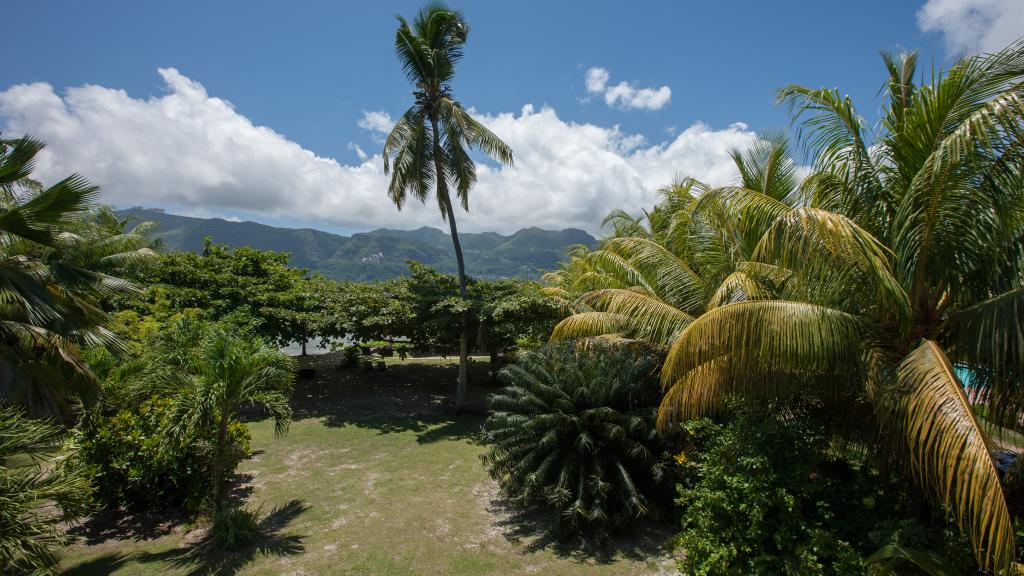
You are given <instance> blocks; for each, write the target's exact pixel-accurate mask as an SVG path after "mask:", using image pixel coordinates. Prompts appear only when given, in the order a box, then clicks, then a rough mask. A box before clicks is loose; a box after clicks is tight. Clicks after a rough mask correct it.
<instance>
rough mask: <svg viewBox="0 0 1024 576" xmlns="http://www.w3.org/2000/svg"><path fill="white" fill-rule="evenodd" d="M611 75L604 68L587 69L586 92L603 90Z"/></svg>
mask: <svg viewBox="0 0 1024 576" xmlns="http://www.w3.org/2000/svg"><path fill="white" fill-rule="evenodd" d="M609 78H611V75H610V74H609V73H608V71H607V70H605V69H604V68H591V69H590V70H587V92H604V89H605V88H606V87H607V86H608V79H609Z"/></svg>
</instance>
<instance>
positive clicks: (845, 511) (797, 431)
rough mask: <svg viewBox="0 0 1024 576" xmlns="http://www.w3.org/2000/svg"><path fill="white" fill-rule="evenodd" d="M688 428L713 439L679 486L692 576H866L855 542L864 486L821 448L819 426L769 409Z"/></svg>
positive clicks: (686, 569) (686, 567)
mask: <svg viewBox="0 0 1024 576" xmlns="http://www.w3.org/2000/svg"><path fill="white" fill-rule="evenodd" d="M688 428H689V429H690V430H691V431H692V432H694V433H695V435H697V436H699V437H701V438H702V439H705V441H708V439H709V441H708V446H707V447H706V452H704V453H703V455H701V456H700V461H699V463H698V462H695V461H694V460H693V459H690V460H686V464H684V466H687V467H689V468H691V469H693V468H696V469H697V472H698V474H697V476H698V478H699V479H698V480H697V481H696V482H695V483H694V484H693V485H692V486H691V487H687V486H685V485H681V486H680V488H679V496H680V497H679V500H678V503H679V504H680V505H681V506H682V507H683V510H684V511H683V517H682V524H683V531H682V532H681V533H680V535H679V546H680V548H681V551H682V552H683V554H684V555H685V556H684V560H683V561H682V562H681V569H682V571H683V573H684V574H687V575H700V576H730V575H735V576H749V575H765V576H768V575H772V576H775V575H787V576H804V575H806V576H810V575H825V574H829V575H831V574H835V575H840V574H842V575H853V574H866V572H865V569H864V567H863V565H862V561H861V558H862V556H861V553H860V551H858V550H855V549H854V547H853V545H852V544H851V541H852V540H853V539H855V538H858V535H856V534H853V533H852V532H853V531H855V530H856V529H857V527H858V526H859V525H860V523H859V521H856V520H857V518H858V517H863V516H864V515H865V514H866V513H867V512H868V511H867V510H865V502H864V500H863V499H862V497H863V496H864V494H863V490H862V488H861V486H860V483H859V482H858V481H857V473H856V471H855V469H854V468H853V467H852V466H850V465H849V464H848V463H846V462H845V461H842V460H837V459H830V458H828V457H826V456H825V455H824V451H823V450H820V448H821V443H822V442H824V439H823V438H822V436H821V433H820V431H819V430H820V428H819V429H817V430H816V429H815V428H813V427H811V426H808V425H806V423H805V422H804V421H802V420H799V419H797V420H793V421H789V422H786V421H783V420H782V419H781V418H778V417H775V416H771V415H765V414H760V415H746V414H744V415H741V416H739V417H737V418H735V419H733V420H732V421H730V422H729V423H728V424H726V425H724V426H715V425H712V424H710V423H709V422H708V421H698V422H697V423H691V424H690V425H688ZM708 428H711V430H709V429H708ZM678 460H679V461H683V460H684V458H683V457H682V455H681V456H680V457H679V458H678Z"/></svg>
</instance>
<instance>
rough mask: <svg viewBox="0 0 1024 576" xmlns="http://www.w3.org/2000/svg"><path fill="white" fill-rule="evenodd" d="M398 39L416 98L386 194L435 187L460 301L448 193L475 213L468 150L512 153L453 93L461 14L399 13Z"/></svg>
mask: <svg viewBox="0 0 1024 576" xmlns="http://www.w3.org/2000/svg"><path fill="white" fill-rule="evenodd" d="M398 21H399V27H398V31H397V32H396V34H395V53H396V54H397V56H398V59H399V61H400V62H401V63H402V69H403V70H404V71H405V75H406V78H407V79H408V80H409V83H410V84H412V85H413V86H415V91H414V92H413V96H414V97H415V99H416V101H415V103H414V104H413V105H412V107H411V108H409V109H408V110H407V111H406V112H405V113H404V114H403V115H402V117H401V118H399V119H398V122H397V123H396V124H395V126H394V128H392V130H391V133H390V134H388V137H387V140H386V141H385V143H384V171H385V172H386V173H387V172H390V174H391V183H390V184H389V186H388V195H389V196H390V197H391V200H392V201H393V202H394V203H395V205H396V206H397V207H398V208H399V209H401V207H402V205H403V204H404V203H405V201H406V199H407V197H408V195H410V194H411V195H412V196H413V198H415V199H417V200H420V201H421V202H426V200H427V197H429V196H430V192H431V190H430V189H431V188H434V197H435V199H436V200H437V204H438V207H439V208H440V209H441V218H442V219H443V220H447V222H448V226H449V228H450V229H451V235H452V244H453V246H454V249H455V259H456V262H457V264H458V270H459V296H460V297H462V299H463V300H465V299H467V298H468V293H467V289H466V269H465V262H464V261H463V257H462V246H461V245H460V244H459V230H458V227H457V226H456V223H455V210H454V208H453V205H452V198H451V194H450V190H451V188H452V187H453V188H454V191H455V194H456V196H457V197H458V200H459V202H460V203H461V204H462V207H463V209H465V210H468V209H469V190H470V188H471V187H472V186H473V184H474V183H475V182H476V165H475V164H474V162H473V160H472V158H471V157H470V155H469V152H468V151H467V148H478V149H480V150H482V151H483V152H484V153H486V154H488V155H489V156H491V157H492V158H495V159H496V160H498V161H499V162H501V163H503V164H507V165H511V164H512V150H511V149H510V148H509V147H508V146H507V145H506V144H505V143H504V142H502V141H501V140H500V139H499V138H498V137H497V136H495V135H494V134H493V133H491V131H490V130H488V129H487V128H485V127H484V126H483V125H482V124H480V123H479V122H477V121H476V120H475V119H473V118H472V117H471V116H470V115H469V113H468V112H466V110H465V109H464V108H463V107H462V105H461V104H460V103H459V102H458V101H457V100H455V99H454V97H453V96H452V88H451V81H452V79H453V78H454V76H455V66H456V64H458V62H459V60H461V59H462V50H463V46H464V44H465V43H466V38H467V36H468V35H469V25H468V24H467V23H466V21H465V20H464V19H463V17H462V14H460V13H459V12H457V11H453V10H450V9H448V8H447V7H445V6H444V5H443V4H440V3H431V4H428V5H427V6H426V7H425V8H423V9H422V10H421V11H420V13H419V14H418V15H417V16H416V18H415V19H414V20H413V22H412V24H411V25H410V24H409V22H407V21H406V20H405V19H404V18H402V17H401V16H399V17H398ZM468 323H469V319H468V317H467V316H466V315H465V314H463V315H462V330H461V333H460V335H459V381H458V388H457V391H456V395H455V407H456V409H457V410H458V409H461V408H462V405H463V404H464V402H465V396H466V367H467V362H468V354H469V326H468Z"/></svg>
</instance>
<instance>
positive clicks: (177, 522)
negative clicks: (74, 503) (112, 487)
mask: <svg viewBox="0 0 1024 576" xmlns="http://www.w3.org/2000/svg"><path fill="white" fill-rule="evenodd" d="M186 521H187V516H186V514H185V513H184V512H182V511H180V510H167V511H162V512H153V511H150V510H138V511H135V510H124V509H109V510H103V511H101V512H98V513H96V514H94V515H93V516H91V517H89V518H88V519H87V520H85V521H84V522H82V523H80V524H76V525H75V526H72V527H70V528H68V531H67V533H68V534H70V535H72V536H76V537H79V538H82V539H83V540H84V541H85V543H86V544H88V545H89V546H92V545H95V544H100V543H102V542H105V541H107V540H134V541H141V540H155V539H157V538H161V537H163V536H166V535H168V534H170V533H172V532H174V530H175V528H177V527H178V526H181V525H182V524H184V523H185V522H186Z"/></svg>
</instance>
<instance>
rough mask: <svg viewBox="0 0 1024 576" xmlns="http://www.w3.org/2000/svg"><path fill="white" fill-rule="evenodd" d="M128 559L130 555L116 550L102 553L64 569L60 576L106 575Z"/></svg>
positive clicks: (118, 568) (116, 569) (120, 566)
mask: <svg viewBox="0 0 1024 576" xmlns="http://www.w3.org/2000/svg"><path fill="white" fill-rule="evenodd" d="M129 560H131V557H130V556H127V555H125V554H120V553H117V552H111V553H108V554H102V555H100V556H97V557H95V558H93V559H92V560H87V561H85V562H82V563H81V564H79V565H77V566H75V567H74V568H70V569H68V570H64V571H63V572H61V576H107V575H108V574H113V573H114V572H116V571H118V570H120V569H121V568H122V567H123V566H124V565H125V564H126V563H127V562H128V561H129Z"/></svg>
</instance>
